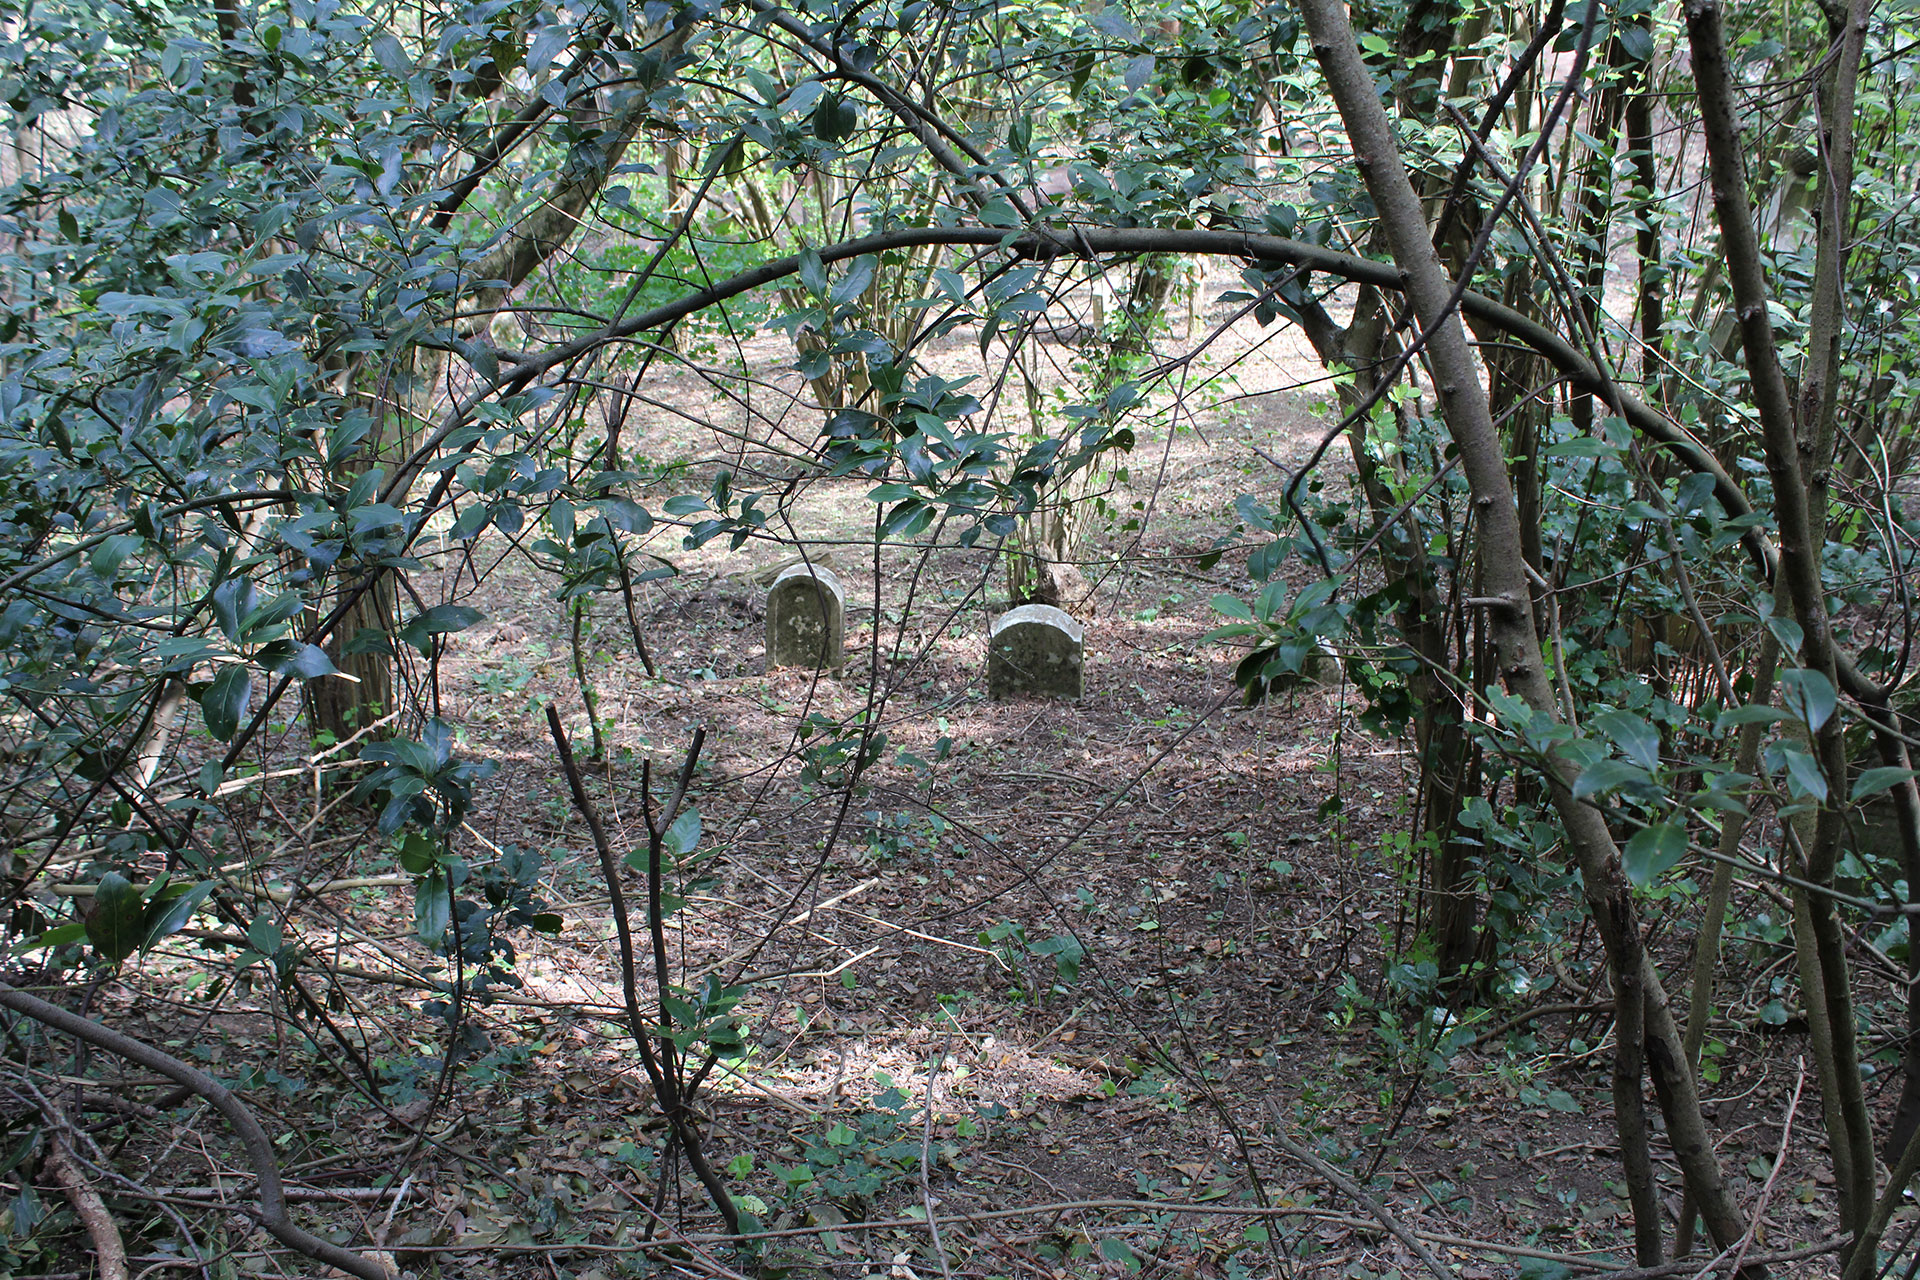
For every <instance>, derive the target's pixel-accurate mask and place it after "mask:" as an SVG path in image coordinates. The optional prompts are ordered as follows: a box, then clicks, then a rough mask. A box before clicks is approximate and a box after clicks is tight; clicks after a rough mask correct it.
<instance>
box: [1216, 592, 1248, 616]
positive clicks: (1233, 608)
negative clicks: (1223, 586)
mask: <svg viewBox="0 0 1920 1280" xmlns="http://www.w3.org/2000/svg"><path fill="white" fill-rule="evenodd" d="M1212 604H1213V611H1214V612H1215V613H1224V614H1226V615H1227V616H1228V617H1229V618H1238V619H1240V620H1241V621H1242V622H1252V621H1253V610H1252V609H1250V608H1248V607H1247V602H1246V601H1245V600H1242V599H1241V598H1240V597H1239V596H1230V595H1228V594H1227V593H1226V592H1224V591H1223V592H1221V593H1220V594H1219V595H1217V596H1215V597H1214V598H1213V601H1212Z"/></svg>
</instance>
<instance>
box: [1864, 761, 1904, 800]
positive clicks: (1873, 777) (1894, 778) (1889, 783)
mask: <svg viewBox="0 0 1920 1280" xmlns="http://www.w3.org/2000/svg"><path fill="white" fill-rule="evenodd" d="M1913 777H1920V773H1916V772H1915V771H1914V770H1912V769H1899V768H1894V767H1892V766H1890V765H1882V766H1881V767H1880V768H1877V769H1867V770H1865V771H1863V772H1862V773H1861V774H1860V776H1859V777H1858V778H1856V779H1854V782H1853V799H1855V800H1864V799H1866V798H1867V797H1868V796H1877V795H1879V794H1880V793H1881V792H1882V791H1891V790H1893V788H1895V787H1897V786H1899V785H1900V784H1901V783H1903V782H1905V781H1906V780H1907V779H1908V778H1913Z"/></svg>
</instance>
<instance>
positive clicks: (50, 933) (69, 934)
mask: <svg viewBox="0 0 1920 1280" xmlns="http://www.w3.org/2000/svg"><path fill="white" fill-rule="evenodd" d="M86 940H87V923H86V921H84V920H69V921H68V922H67V923H65V924H57V925H55V926H53V928H51V929H48V930H47V931H46V932H45V933H43V934H41V935H40V936H39V937H37V938H35V939H34V940H33V941H32V942H31V943H29V944H28V945H27V946H25V947H22V948H21V950H23V951H31V950H35V949H37V948H40V947H64V946H68V945H69V944H71V943H75V942H85V941H86Z"/></svg>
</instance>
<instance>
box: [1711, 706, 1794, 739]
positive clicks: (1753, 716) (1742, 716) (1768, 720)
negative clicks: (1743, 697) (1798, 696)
mask: <svg viewBox="0 0 1920 1280" xmlns="http://www.w3.org/2000/svg"><path fill="white" fill-rule="evenodd" d="M1779 718H1780V711H1779V709H1778V708H1776V707H1768V706H1759V705H1756V704H1753V703H1749V704H1747V705H1746V706H1744V707H1729V708H1728V709H1727V710H1725V711H1722V712H1721V713H1720V714H1719V716H1718V717H1716V718H1715V719H1714V722H1713V727H1714V728H1715V729H1719V730H1721V731H1723V732H1724V731H1725V730H1727V729H1731V728H1734V727H1735V726H1737V725H1743V724H1772V723H1773V722H1774V721H1775V720H1778V719H1779Z"/></svg>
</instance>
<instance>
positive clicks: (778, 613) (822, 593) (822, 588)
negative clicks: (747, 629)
mask: <svg viewBox="0 0 1920 1280" xmlns="http://www.w3.org/2000/svg"><path fill="white" fill-rule="evenodd" d="M846 607H847V595H846V592H844V591H842V590H841V589H840V579H838V578H836V577H835V576H834V575H833V570H831V569H829V568H827V567H826V566H824V565H818V564H816V565H814V566H812V567H811V568H809V567H808V566H806V565H804V564H796V565H789V566H788V567H787V568H785V569H783V570H781V571H780V576H779V577H777V578H775V579H774V580H773V586H772V587H771V588H769V589H768V591H767V668H768V669H769V670H771V669H773V668H774V667H808V668H811V669H812V670H815V671H838V670H839V669H840V663H841V647H842V644H843V643H844V640H845V637H846Z"/></svg>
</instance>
